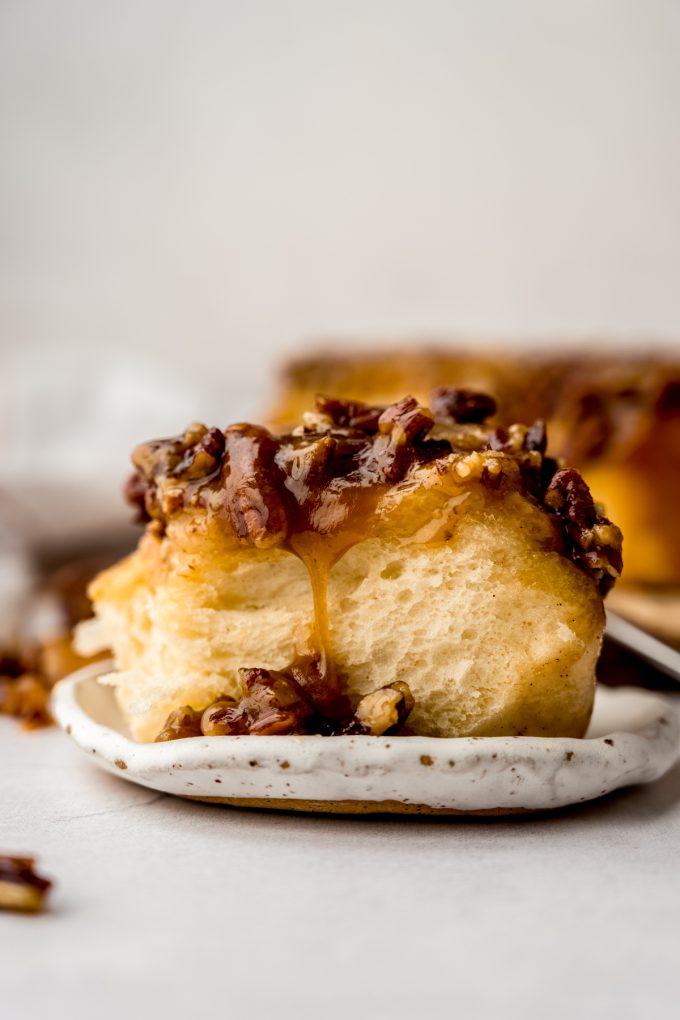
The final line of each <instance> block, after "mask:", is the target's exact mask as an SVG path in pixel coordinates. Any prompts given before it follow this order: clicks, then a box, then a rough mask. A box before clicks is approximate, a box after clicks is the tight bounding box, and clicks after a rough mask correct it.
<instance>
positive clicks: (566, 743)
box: [53, 663, 680, 814]
mask: <svg viewBox="0 0 680 1020" xmlns="http://www.w3.org/2000/svg"><path fill="white" fill-rule="evenodd" d="M109 669H110V664H107V663H96V664H95V665H93V666H88V667H86V668H85V669H82V670H80V671H79V672H77V673H74V674H73V675H72V676H71V677H69V678H68V679H66V680H62V682H61V683H60V684H58V685H57V687H56V689H55V692H54V695H53V710H54V713H55V715H56V718H57V720H58V721H59V723H60V724H61V726H62V727H63V728H64V729H65V730H66V732H67V733H68V734H70V735H71V737H72V738H73V740H75V742H76V743H77V744H78V745H79V747H81V748H82V749H83V750H84V751H87V752H88V753H89V754H90V755H92V757H93V760H94V761H95V762H96V763H97V764H98V765H99V766H100V767H101V768H103V769H106V770H107V771H108V772H112V773H114V774H117V775H119V776H120V777H121V778H124V779H127V780H129V781H131V782H133V783H139V784H141V785H142V786H147V787H150V788H151V789H153V790H159V791H162V792H163V793H171V794H175V795H177V796H180V797H192V798H198V799H201V800H210V801H218V802H221V803H226V804H232V805H238V806H252V807H270V808H286V809H296V810H303V811H334V812H342V813H376V812H381V813H382V812H391V813H403V814H406V813H423V814H461V813H462V814H473V813H475V814H477V813H492V814H509V813H514V812H519V811H541V810H551V809H554V808H560V807H565V806H566V805H568V804H579V803H582V802H583V801H588V800H592V799H593V798H595V797H600V796H602V795H603V794H606V793H609V792H611V791H612V790H616V789H617V788H619V787H621V786H630V785H632V784H634V783H649V782H652V781H653V780H654V779H658V778H659V776H661V775H663V774H664V773H665V772H667V771H668V769H669V768H671V766H672V765H673V764H674V763H675V761H676V760H677V759H678V757H679V751H680V716H679V713H678V709H677V707H675V706H674V705H673V704H672V703H671V702H670V701H669V700H668V699H664V698H662V697H660V696H658V695H656V694H651V693H649V692H648V691H643V690H638V689H635V688H618V689H609V688H598V691H597V696H596V699H595V711H594V714H593V721H592V723H591V726H590V729H589V731H588V735H587V737H586V738H585V739H583V740H576V739H573V738H560V739H552V738H550V739H548V738H539V737H465V738H458V739H438V738H435V737H191V738H189V739H185V740H173V741H169V742H167V743H161V744H139V743H136V742H135V741H133V740H131V739H130V737H129V736H128V735H127V732H126V727H125V724H124V722H123V720H122V718H121V715H120V712H119V711H118V708H117V706H116V702H115V698H114V695H113V691H112V689H111V688H110V687H107V686H105V685H103V684H100V683H98V681H97V677H98V676H99V675H100V674H101V673H103V672H107V671H108V670H109Z"/></svg>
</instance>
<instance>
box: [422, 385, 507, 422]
mask: <svg viewBox="0 0 680 1020" xmlns="http://www.w3.org/2000/svg"><path fill="white" fill-rule="evenodd" d="M430 407H431V408H432V412H433V414H434V417H435V421H437V422H442V423H444V424H452V423H453V424H455V425H468V424H470V425H480V424H481V423H482V422H483V421H486V419H487V418H491V417H492V416H493V415H494V414H495V413H496V401H495V400H494V399H493V397H490V396H488V394H486V393H476V392H475V391H474V390H461V389H456V388H455V387H453V386H438V387H437V388H436V389H434V390H432V392H431V393H430Z"/></svg>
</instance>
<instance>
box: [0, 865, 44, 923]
mask: <svg viewBox="0 0 680 1020" xmlns="http://www.w3.org/2000/svg"><path fill="white" fill-rule="evenodd" d="M34 864H35V859H34V858H33V857H10V856H8V855H5V854H2V855H0V910H17V911H21V912H22V913H26V914H36V913H38V912H39V911H40V910H42V908H43V904H44V901H45V896H46V895H47V893H48V892H49V890H50V889H51V888H52V883H51V882H50V880H49V879H48V878H43V877H42V876H41V875H38V874H37V872H36V871H35V868H34Z"/></svg>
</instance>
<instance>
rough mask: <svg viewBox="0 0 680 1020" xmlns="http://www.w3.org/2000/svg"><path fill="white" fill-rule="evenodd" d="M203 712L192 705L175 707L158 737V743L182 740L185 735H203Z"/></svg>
mask: <svg viewBox="0 0 680 1020" xmlns="http://www.w3.org/2000/svg"><path fill="white" fill-rule="evenodd" d="M201 716H202V712H197V711H196V709H195V708H191V706H190V705H183V706H182V708H177V709H175V711H174V712H171V713H170V715H169V716H168V718H167V719H166V720H165V723H164V725H163V729H162V730H161V731H160V733H159V734H158V736H157V737H156V743H162V742H163V741H166V740H181V739H182V738H183V737H199V736H200V735H201Z"/></svg>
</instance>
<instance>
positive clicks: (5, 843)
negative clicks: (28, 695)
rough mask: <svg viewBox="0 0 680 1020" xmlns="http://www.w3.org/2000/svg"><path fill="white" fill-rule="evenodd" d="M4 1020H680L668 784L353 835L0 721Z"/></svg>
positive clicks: (352, 822) (676, 810)
mask: <svg viewBox="0 0 680 1020" xmlns="http://www.w3.org/2000/svg"><path fill="white" fill-rule="evenodd" d="M0 804H1V805H2V811H1V813H0V852H14V853H22V852H26V853H35V854H37V855H39V857H40V862H41V865H42V870H43V871H44V872H45V873H48V874H49V875H51V876H52V877H54V879H55V880H56V887H55V889H54V890H53V895H52V898H51V902H50V909H49V911H48V912H47V913H46V914H45V915H43V916H37V917H21V916H17V915H10V914H0V946H1V947H2V948H1V951H0V995H1V1000H0V1016H2V1017H3V1018H7V1020H24V1018H34V1017H35V1018H37V1017H43V1016H48V1015H49V1016H51V1017H62V1016H64V1017H66V1016H68V1017H69V1018H80V1017H87V1018H88V1020H89V1018H97V1020H108V1018H109V1017H110V1018H114V1017H115V1018H116V1020H119V1018H121V1017H124V1016H133V1017H137V1016H142V1015H144V1016H148V1017H154V1018H155V1017H171V1018H174V1017H185V1016H195V1015H197V1014H199V1013H200V1014H201V1015H208V1014H209V1012H210V1013H213V1012H214V1013H215V1014H216V1015H219V1016H220V1017H222V1016H225V1017H226V1016H228V1017H230V1018H239V1017H245V1018H248V1020H252V1018H256V1017H276V1018H279V1017H280V1018H287V1017H296V1018H297V1020H302V1018H306V1017H310V1018H312V1017H313V1018H316V1017H331V1018H334V1017H336V1016H337V1017H343V1016H352V1015H355V1016H358V1017H383V1016H384V1017H391V1018H401V1017H440V1016H441V1017H458V1018H461V1020H468V1018H477V1017H498V1016H502V1017H504V1018H510V1020H512V1018H515V1017H517V1018H519V1017H522V1018H524V1020H526V1018H532V1017H542V1018H543V1017H550V1018H551V1020H561V1018H563V1017H564V1018H568V1020H574V1017H584V1016H585V1017H597V1018H598V1020H600V1018H603V1017H612V1018H616V1020H625V1018H628V1017H630V1018H631V1020H632V1018H636V1020H637V1018H639V1017H641V1016H643V1015H644V1016H647V1017H653V1018H654V1020H664V1018H666V1017H668V1018H670V1017H673V1018H674V1017H676V1016H677V1001H676V1000H677V999H678V998H679V997H680V968H679V967H678V962H677V961H678V944H679V937H678V917H680V881H679V880H678V853H679V848H680V767H676V768H675V769H674V770H673V771H672V772H671V773H670V774H669V775H667V776H666V777H665V778H663V779H661V780H660V781H658V782H657V783H656V784H654V785H653V786H649V787H640V788H637V789H634V790H628V791H624V792H621V793H619V794H617V795H615V796H613V797H610V798H608V799H607V800H604V801H602V802H599V803H595V804H593V805H591V806H590V807H586V808H582V809H580V810H578V811H573V812H565V813H563V814H558V815H555V816H553V817H545V818H538V817H535V818H524V819H514V820H511V821H501V820H482V821H480V820H458V819H456V820H440V819H435V820H421V819H413V818H410V819H405V820H403V819H397V818H380V819H362V818H349V819H346V818H340V817H321V816H309V817H305V816H296V815H294V814H277V813H264V812H255V811H253V812H250V811H244V810H234V809H229V808H224V807H219V806H209V805H204V804H198V803H192V802H189V801H181V800H177V799H173V798H171V797H167V796H165V795H163V794H157V793H154V792H153V791H149V790H145V789H142V788H141V787H136V786H133V785H132V784H130V783H127V782H124V781H122V780H120V779H117V778H114V777H111V776H109V775H106V774H104V773H102V772H100V771H99V770H98V769H97V768H96V767H95V766H94V765H93V764H92V762H91V761H89V760H88V759H87V758H86V757H85V756H84V755H83V754H82V753H81V752H80V751H78V750H77V749H76V748H75V747H74V746H72V745H71V744H70V743H69V741H68V739H67V738H66V737H65V736H64V735H63V734H62V733H60V732H58V731H57V730H55V729H52V730H47V731H42V732H35V733H22V732H21V731H20V730H19V729H18V728H17V727H16V726H15V725H14V723H13V722H11V721H10V720H5V719H0Z"/></svg>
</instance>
